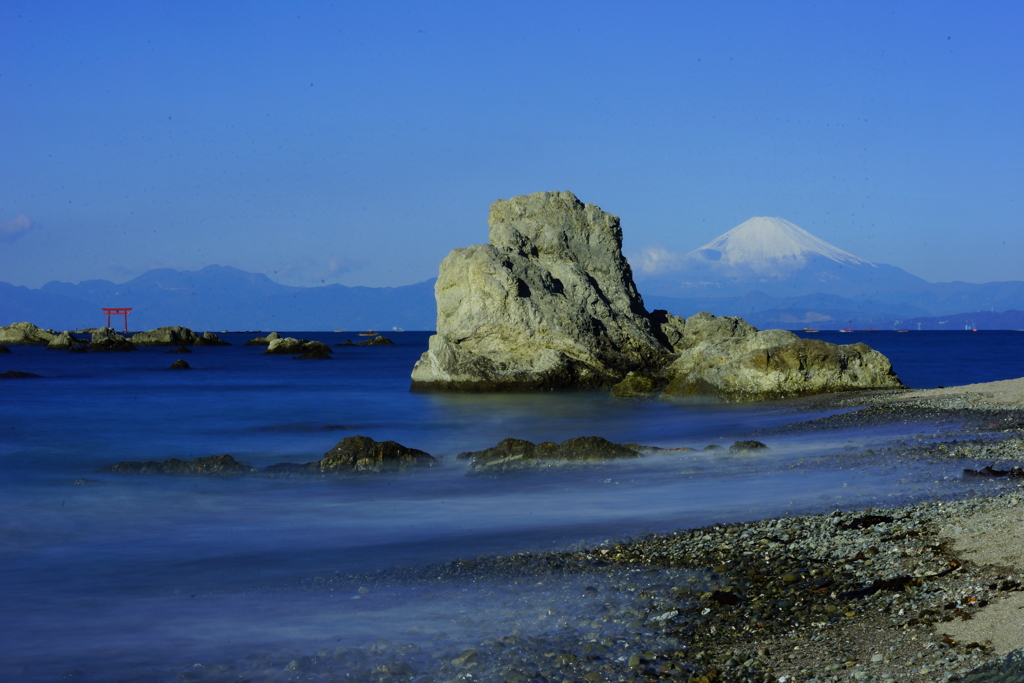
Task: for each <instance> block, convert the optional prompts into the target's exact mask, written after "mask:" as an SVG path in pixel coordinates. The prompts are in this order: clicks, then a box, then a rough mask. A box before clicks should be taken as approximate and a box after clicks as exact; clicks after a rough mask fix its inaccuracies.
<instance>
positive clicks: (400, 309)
mask: <svg viewBox="0 0 1024 683" xmlns="http://www.w3.org/2000/svg"><path fill="white" fill-rule="evenodd" d="M116 306H131V307H132V312H131V314H130V316H129V318H128V326H129V327H130V328H131V329H132V330H143V329H153V328H156V327H161V326H163V325H184V326H186V327H190V328H192V329H195V330H364V329H379V330H390V329H391V328H392V327H401V328H404V329H407V330H432V329H434V323H435V318H436V313H435V308H434V281H433V280H427V281H426V282H420V283H417V284H415V285H408V286H406V287H344V286H342V285H327V286H324V287H290V286H288V285H282V284H278V283H276V282H274V281H273V280H271V279H270V278H268V277H267V276H266V275H261V274H258V273H248V272H245V271H244V270H238V269H237V268H230V267H227V266H207V267H206V268H203V269H202V270H198V271H177V270H171V269H168V268H162V269H158V270H151V271H149V272H147V273H144V274H142V275H140V276H139V277H137V278H135V279H133V280H129V281H128V282H125V283H124V284H120V285H116V284H114V283H113V282H109V281H107V280H87V281H85V282H81V283H79V284H77V285H76V284H71V283H68V282H48V283H47V284H45V285H43V286H42V287H41V288H39V289H28V288H27V287H16V286H14V285H11V284H8V283H6V282H0V324H3V325H9V324H10V323H12V322H21V321H27V322H33V323H35V324H36V325H39V326H40V327H50V328H53V329H57V330H73V329H79V328H83V327H99V326H102V325H105V324H106V316H105V315H104V314H103V313H102V312H101V311H100V308H102V307H106V308H113V307H116ZM121 324H123V322H122V323H121ZM112 325H113V326H114V327H115V328H118V327H119V325H118V324H115V323H114V322H113V321H112Z"/></svg>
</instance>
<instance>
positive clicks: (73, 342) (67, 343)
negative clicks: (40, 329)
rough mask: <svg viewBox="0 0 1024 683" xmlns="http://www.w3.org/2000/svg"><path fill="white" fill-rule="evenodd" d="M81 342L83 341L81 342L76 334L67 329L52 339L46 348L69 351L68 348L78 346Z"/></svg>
mask: <svg viewBox="0 0 1024 683" xmlns="http://www.w3.org/2000/svg"><path fill="white" fill-rule="evenodd" d="M81 343H82V342H80V341H79V340H78V339H77V338H76V337H75V335H73V334H71V333H70V332H68V331H67V330H65V331H64V332H61V333H60V334H58V335H57V336H56V337H54V338H53V339H51V340H50V343H49V344H47V345H46V348H48V349H51V350H59V351H67V350H68V349H74V348H77V347H78V346H79V345H80V344H81Z"/></svg>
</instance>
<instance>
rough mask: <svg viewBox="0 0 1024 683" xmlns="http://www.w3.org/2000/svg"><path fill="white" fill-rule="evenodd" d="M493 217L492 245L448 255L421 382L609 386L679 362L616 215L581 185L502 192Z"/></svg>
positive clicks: (476, 387) (477, 386) (415, 380)
mask: <svg viewBox="0 0 1024 683" xmlns="http://www.w3.org/2000/svg"><path fill="white" fill-rule="evenodd" d="M488 223H489V224H490V243H489V244H482V245H476V246H472V247H466V248H463V249H456V250H454V251H453V252H452V253H451V254H449V255H448V256H447V258H445V259H444V261H443V262H442V263H441V268H440V272H439V274H438V278H437V284H436V285H435V286H434V293H435V296H436V298H437V334H435V335H434V336H432V337H431V338H430V346H429V350H428V351H427V352H426V353H424V354H423V356H422V357H421V358H420V360H419V361H417V363H416V365H415V367H414V368H413V371H412V385H413V388H414V389H427V390H445V391H451V390H456V391H489V390H509V389H546V388H556V387H602V386H610V385H611V384H614V383H616V382H618V381H619V380H621V379H622V378H623V377H625V375H626V373H628V372H629V371H630V370H638V369H646V368H650V367H656V366H660V365H664V364H666V363H667V362H668V361H669V360H670V358H669V355H670V353H671V351H670V350H669V349H668V348H666V347H665V345H664V344H663V343H662V342H661V341H659V339H658V336H657V333H656V330H655V328H654V326H653V325H652V323H651V321H650V320H649V318H648V316H647V312H646V311H645V310H644V306H643V301H642V300H641V298H640V295H639V294H638V293H637V290H636V286H635V285H634V284H633V275H632V271H631V270H630V268H629V264H628V263H627V262H626V259H625V258H624V257H623V256H622V229H621V227H620V226H619V219H618V217H617V216H613V215H611V214H609V213H605V212H604V211H602V210H601V209H600V208H599V207H597V206H594V205H593V204H583V203H582V202H580V201H579V200H578V199H577V198H576V196H575V195H573V194H572V193H571V192H538V193H535V194H530V195H524V196H520V197H514V198H512V199H509V200H499V201H497V202H495V203H494V204H492V205H491V212H490V218H489V219H488Z"/></svg>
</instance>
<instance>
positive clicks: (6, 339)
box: [0, 323, 57, 346]
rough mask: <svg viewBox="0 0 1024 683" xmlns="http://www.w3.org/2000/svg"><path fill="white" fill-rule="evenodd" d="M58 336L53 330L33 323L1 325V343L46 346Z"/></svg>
mask: <svg viewBox="0 0 1024 683" xmlns="http://www.w3.org/2000/svg"><path fill="white" fill-rule="evenodd" d="M56 336H57V335H56V333H55V332H54V331H53V330H42V329H39V328H38V327H36V326H35V325H33V324H32V323H14V324H13V325H9V326H7V327H0V344H27V345H33V346H46V345H47V344H49V343H50V341H51V340H52V339H53V338H54V337H56Z"/></svg>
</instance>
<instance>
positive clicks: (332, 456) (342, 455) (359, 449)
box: [320, 436, 437, 472]
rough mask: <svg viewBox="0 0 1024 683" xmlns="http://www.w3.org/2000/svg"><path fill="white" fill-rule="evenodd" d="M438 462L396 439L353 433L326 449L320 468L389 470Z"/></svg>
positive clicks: (350, 470) (356, 470) (358, 470)
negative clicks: (380, 439)
mask: <svg viewBox="0 0 1024 683" xmlns="http://www.w3.org/2000/svg"><path fill="white" fill-rule="evenodd" d="M436 462H437V461H436V459H435V458H434V457H433V456H432V455H430V454H429V453H425V452H423V451H420V450H416V449H415V448H406V447H405V446H403V445H402V444H400V443H396V442H394V441H374V440H373V439H371V438H370V437H368V436H350V437H347V438H345V439H342V440H341V441H339V442H338V443H337V445H336V446H335V447H334V448H332V449H331V450H329V451H327V452H326V453H324V457H323V460H321V461H320V471H321V472H386V471H387V472H390V471H402V470H408V469H413V468H417V467H432V466H433V465H434V464H436Z"/></svg>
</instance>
